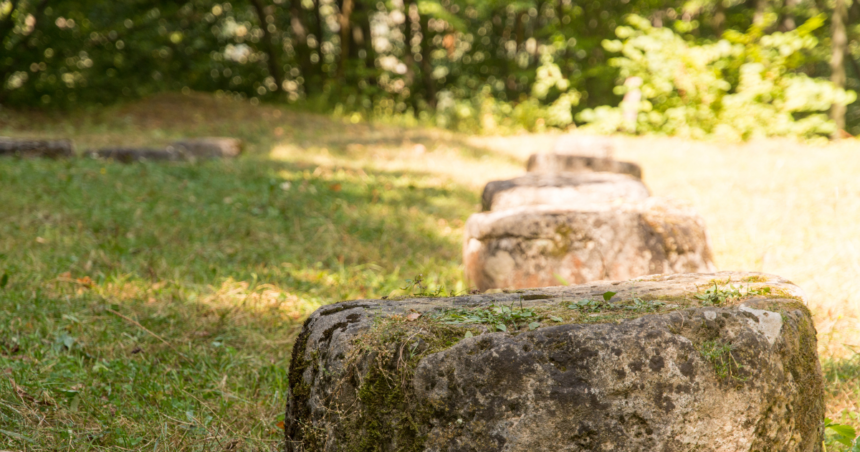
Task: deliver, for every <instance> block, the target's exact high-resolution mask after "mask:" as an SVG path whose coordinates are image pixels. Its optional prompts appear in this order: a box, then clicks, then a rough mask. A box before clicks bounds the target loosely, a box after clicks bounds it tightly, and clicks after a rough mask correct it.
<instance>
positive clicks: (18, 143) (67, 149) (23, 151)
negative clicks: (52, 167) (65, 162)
mask: <svg viewBox="0 0 860 452" xmlns="http://www.w3.org/2000/svg"><path fill="white" fill-rule="evenodd" d="M74 155H75V151H74V145H73V144H72V141H71V140H33V139H26V138H8V137H0V157H3V156H8V157H24V158H33V157H43V158H60V157H73V156H74Z"/></svg>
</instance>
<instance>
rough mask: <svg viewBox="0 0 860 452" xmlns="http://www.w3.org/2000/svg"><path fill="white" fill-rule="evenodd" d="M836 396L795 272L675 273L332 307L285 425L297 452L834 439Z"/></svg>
mask: <svg viewBox="0 0 860 452" xmlns="http://www.w3.org/2000/svg"><path fill="white" fill-rule="evenodd" d="M715 284H716V291H717V292H718V291H725V292H728V293H736V294H737V295H736V296H731V297H728V298H727V299H725V301H723V302H713V301H711V300H713V298H711V297H709V296H707V293H706V292H705V290H706V288H710V287H714V285H715ZM732 284H735V285H737V286H735V287H734V288H733V287H732ZM607 292H614V293H615V294H614V295H612V294H607V295H612V296H611V299H610V300H609V301H603V300H604V297H603V295H604V294H606V293H607ZM700 297H701V298H704V300H703V299H700ZM571 306H573V307H571ZM503 307H504V309H503ZM505 309H507V311H506V310H505ZM505 313H507V317H505V315H506V314H505ZM514 314H517V315H518V316H519V317H527V318H525V319H519V318H515V317H514ZM527 314H528V315H527ZM470 319H472V320H474V321H472V320H470ZM475 319H476V320H475ZM503 329H504V331H503ZM823 396H824V391H823V379H822V374H821V368H820V365H819V361H818V356H817V352H816V332H815V329H814V327H813V324H812V318H811V314H810V312H809V310H808V309H807V308H806V307H805V306H804V301H803V294H802V292H801V291H800V290H799V289H798V288H797V287H796V286H794V285H793V284H791V283H790V282H788V281H786V280H783V279H781V278H779V277H776V276H772V275H763V274H754V273H743V272H723V273H717V274H683V275H660V276H656V277H655V276H651V277H645V278H641V279H638V280H631V281H626V282H607V281H603V282H597V283H591V284H587V285H580V286H566V287H554V288H543V289H534V290H520V291H512V292H508V293H496V294H483V295H470V296H459V297H452V298H406V299H400V300H358V301H351V302H344V303H337V304H334V305H330V306H325V307H322V308H320V309H319V310H317V311H316V312H315V313H314V314H312V315H311V316H310V317H309V318H308V320H307V321H306V322H305V324H304V326H303V328H302V331H301V333H300V334H299V336H298V339H297V340H296V343H295V345H294V346H293V352H292V360H291V362H290V370H289V393H288V399H287V400H288V401H287V410H286V416H285V429H286V439H287V450H288V451H291V452H296V451H341V450H380V451H396V450H410V451H476V452H484V451H506V452H543V451H547V452H550V451H552V452H556V451H569V452H579V451H597V450H606V451H620V452H627V451H629V452H640V451H673V452H693V451H708V452H740V451H749V452H752V451H759V452H782V451H797V452H819V451H820V450H821V444H822V439H823V437H822V434H823V432H822V423H821V420H822V418H823V416H824V401H823Z"/></svg>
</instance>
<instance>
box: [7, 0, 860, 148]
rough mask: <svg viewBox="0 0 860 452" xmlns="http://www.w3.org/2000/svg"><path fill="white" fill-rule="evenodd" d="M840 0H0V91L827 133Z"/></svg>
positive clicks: (857, 116) (487, 128) (836, 101)
mask: <svg viewBox="0 0 860 452" xmlns="http://www.w3.org/2000/svg"><path fill="white" fill-rule="evenodd" d="M848 1H850V0H746V1H739V0H603V1H599V0H520V1H514V2H510V1H499V0H483V1H477V0H387V1H376V2H374V1H370V0H229V1H216V0H188V1H175V0H172V1H167V0H124V1H121V2H116V1H108V0H0V42H2V47H0V49H2V50H0V105H3V106H4V107H6V108H13V109H20V108H68V107H70V106H73V105H79V104H84V105H90V104H102V105H104V104H108V103H113V102H117V101H119V100H122V99H130V98H137V97H141V96H147V95H150V94H153V93H155V92H160V91H184V92H188V91H189V90H193V91H203V92H215V93H218V94H222V95H227V96H234V97H242V98H248V99H250V100H251V102H253V103H256V102H260V101H273V102H275V101H277V102H291V103H297V104H299V105H300V106H301V107H302V108H307V109H311V110H314V111H325V112H334V113H336V114H340V115H344V116H347V117H349V118H351V119H354V120H355V121H359V120H361V119H367V118H389V119H391V118H393V119H396V120H398V121H405V122H407V123H422V124H432V125H437V126H441V127H446V128H451V129H455V130H460V131H464V132H472V133H474V132H484V133H498V132H506V131H520V130H528V131H542V130H544V129H547V128H562V129H565V128H570V127H575V126H579V127H583V126H584V127H587V128H591V129H594V130H596V131H599V132H606V133H609V132H618V131H621V132H629V133H657V134H667V135H680V136H687V137H694V138H707V137H719V138H722V139H728V140H744V139H749V138H755V137H762V136H792V137H799V138H806V139H808V138H816V137H821V138H823V137H831V136H838V135H839V134H840V133H841V132H840V129H844V130H847V131H848V132H850V133H857V132H860V106H858V104H857V103H856V96H855V95H854V93H853V91H851V90H854V89H857V88H858V86H860V67H858V64H857V62H856V58H858V57H860V45H858V44H857V41H856V39H854V38H855V37H856V36H857V34H858V33H860V26H856V25H851V24H853V23H855V22H857V19H858V18H860V5H858V4H857V3H856V2H853V3H850V4H849V3H847V2H848ZM846 106H847V107H846ZM843 135H844V133H843Z"/></svg>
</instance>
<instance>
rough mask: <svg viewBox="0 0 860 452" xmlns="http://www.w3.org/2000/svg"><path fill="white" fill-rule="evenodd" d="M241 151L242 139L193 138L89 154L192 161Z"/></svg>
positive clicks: (122, 158)
mask: <svg viewBox="0 0 860 452" xmlns="http://www.w3.org/2000/svg"><path fill="white" fill-rule="evenodd" d="M241 152H242V140H239V139H236V138H193V139H187V140H180V141H175V142H173V143H171V144H170V145H168V146H167V147H166V148H146V147H144V148H133V147H118V148H105V149H100V150H98V151H95V152H91V153H90V155H91V156H93V157H97V158H104V159H112V160H116V161H118V162H123V163H130V162H142V161H193V160H197V159H215V158H235V157H237V156H238V155H239V154H240V153H241Z"/></svg>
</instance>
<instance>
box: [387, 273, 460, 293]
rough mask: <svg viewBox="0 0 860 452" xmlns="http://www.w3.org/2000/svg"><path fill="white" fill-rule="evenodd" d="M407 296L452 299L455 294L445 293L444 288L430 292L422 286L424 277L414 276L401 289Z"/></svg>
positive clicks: (440, 287)
mask: <svg viewBox="0 0 860 452" xmlns="http://www.w3.org/2000/svg"><path fill="white" fill-rule="evenodd" d="M400 290H402V291H404V292H405V293H406V294H407V296H413V297H454V296H456V295H457V294H456V293H455V292H454V291H453V290H451V291H448V293H445V286H439V287H437V288H436V290H430V288H429V287H427V286H425V285H424V275H421V274H419V275H416V276H415V277H414V278H413V279H407V280H406V285H405V286H403V287H401V288H400Z"/></svg>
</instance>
